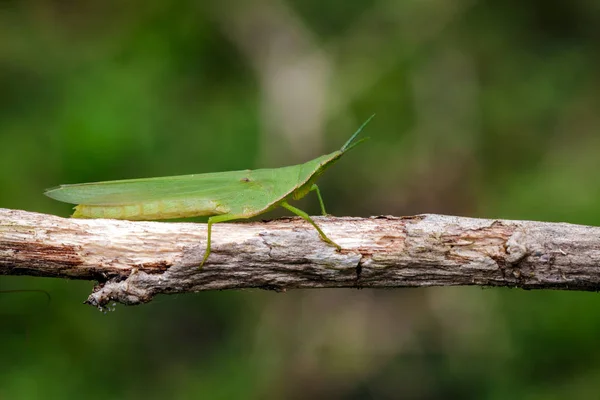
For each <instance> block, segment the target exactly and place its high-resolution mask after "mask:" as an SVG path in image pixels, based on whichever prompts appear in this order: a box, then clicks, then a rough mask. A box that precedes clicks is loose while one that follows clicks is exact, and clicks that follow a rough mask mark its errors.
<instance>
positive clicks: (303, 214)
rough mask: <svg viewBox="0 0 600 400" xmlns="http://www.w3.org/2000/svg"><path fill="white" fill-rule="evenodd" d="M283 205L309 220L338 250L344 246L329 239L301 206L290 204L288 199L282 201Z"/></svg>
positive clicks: (324, 239)
mask: <svg viewBox="0 0 600 400" xmlns="http://www.w3.org/2000/svg"><path fill="white" fill-rule="evenodd" d="M281 207H283V208H285V209H287V210H290V211H291V212H293V213H294V214H296V215H297V216H299V217H302V218H303V219H304V220H306V221H307V222H309V223H310V224H311V225H312V226H314V227H315V229H316V230H317V232H319V235H321V239H323V241H325V242H327V243H329V244H331V245H333V246H335V247H337V249H338V250H341V249H342V248H341V247H340V245H338V244H337V243H335V242H334V241H333V240H331V239H329V238H328V237H327V235H325V233H323V231H322V230H321V228H319V226H318V225H317V224H316V223H315V221H313V220H312V218H311V217H310V216H309V215H308V214H307V213H305V212H304V211H302V210H300V209H299V208H296V207H294V206H292V205H290V204H289V203H288V202H287V201H284V202H282V203H281Z"/></svg>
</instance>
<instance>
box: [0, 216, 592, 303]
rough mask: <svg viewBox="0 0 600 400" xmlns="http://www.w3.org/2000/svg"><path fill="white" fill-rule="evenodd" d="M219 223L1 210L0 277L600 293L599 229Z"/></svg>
mask: <svg viewBox="0 0 600 400" xmlns="http://www.w3.org/2000/svg"><path fill="white" fill-rule="evenodd" d="M314 219H315V221H316V222H317V224H319V225H320V226H321V227H322V229H323V231H324V232H325V233H326V234H327V235H328V236H329V237H331V238H332V239H333V240H335V241H336V243H338V244H339V245H341V246H342V250H341V251H337V250H336V249H335V248H334V247H332V246H330V245H328V244H326V243H324V242H323V241H321V240H320V238H319V236H318V234H317V232H316V231H315V230H314V228H313V227H311V226H310V225H309V224H308V223H306V222H304V220H302V219H300V218H282V219H278V220H274V221H267V222H249V223H248V222H245V223H225V224H216V225H214V227H213V243H212V253H211V255H210V257H209V259H208V261H207V262H206V264H205V265H204V268H203V269H202V270H199V269H198V265H199V263H200V261H201V259H202V256H203V253H204V250H205V246H206V224H197V223H167V222H130V221H116V220H102V219H94V220H80V219H68V218H60V217H56V216H52V215H46V214H38V213H31V212H26V211H19V210H7V209H0V274H2V275H32V276H47V277H58V278H70V279H87V280H95V281H98V282H99V283H98V284H97V285H96V287H95V289H94V292H93V293H92V294H91V295H90V296H89V298H88V300H87V301H86V302H87V303H89V304H92V305H95V306H98V307H102V306H104V305H106V304H107V303H109V302H112V301H116V302H120V303H124V304H130V305H132V304H139V303H145V302H148V301H150V300H152V298H153V297H154V296H155V295H156V294H160V293H183V292H195V291H200V290H211V289H238V288H263V289H269V290H286V289H294V288H324V287H354V288H362V287H369V288H392V287H421V286H450V285H482V286H509V287H520V288H524V289H545V288H546V289H548V288H551V289H574V290H592V291H596V290H598V289H600V228H597V227H589V226H581V225H573V224H566V223H548V222H533V221H508V220H490V219H475V218H465V217H452V216H443V215H429V214H425V215H417V216H412V217H392V216H380V217H371V218H352V217H344V218H333V217H315V218H314Z"/></svg>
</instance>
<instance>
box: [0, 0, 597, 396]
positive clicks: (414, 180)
mask: <svg viewBox="0 0 600 400" xmlns="http://www.w3.org/2000/svg"><path fill="white" fill-rule="evenodd" d="M599 4H600V3H598V2H597V1H594V0H579V1H573V2H560V1H546V2H541V1H539V2H536V1H511V0H509V1H504V2H497V1H491V0H481V1H470V0H456V1H444V0H428V1H415V0H407V1H394V0H367V1H356V0H344V1H342V0H330V1H325V2H323V1H316V0H294V1H285V0H263V1H242V0H239V1H228V0H224V1H220V2H201V1H196V2H194V1H143V0H132V1H126V2H121V1H116V0H110V1H57V0H56V1H51V0H29V1H6V0H0V167H1V168H0V207H3V208H15V209H25V210H31V211H37V212H44V213H51V214H56V215H62V216H67V215H68V214H69V212H70V206H69V205H65V204H61V203H58V202H55V201H52V200H51V199H49V198H46V197H45V196H43V195H42V192H43V190H44V189H45V188H48V187H52V186H55V185H57V184H62V183H79V182H91V181H97V180H110V179H123V178H135V177H150V176H161V175H176V174H188V173H198V172H210V171H224V170H233V169H245V168H258V167H277V166H283V165H289V164H293V163H297V162H303V161H306V160H308V159H311V158H314V157H316V156H318V155H321V154H324V153H326V152H330V151H332V150H334V149H337V148H339V147H340V145H341V144H342V143H343V142H344V141H345V140H346V139H347V138H348V136H349V135H350V134H351V133H352V132H354V130H355V129H356V128H357V127H358V126H359V125H360V123H362V122H363V121H364V120H365V119H366V118H367V117H368V116H369V115H370V114H372V113H373V112H376V113H377V117H376V118H375V119H374V120H373V121H372V122H371V124H370V125H369V126H368V128H367V133H368V135H369V136H371V137H372V140H371V141H369V142H368V144H366V145H364V146H361V147H360V148H359V149H357V150H355V151H353V152H352V153H350V154H349V155H348V156H347V157H345V158H344V159H343V160H342V161H341V162H340V163H338V164H337V165H336V166H335V167H334V168H332V169H331V170H329V171H328V173H327V174H326V175H325V176H323V178H322V179H321V181H320V186H321V190H322V193H323V196H324V198H325V201H326V204H327V207H328V211H329V212H331V213H332V214H334V215H338V216H342V215H353V216H369V215H379V214H392V215H410V214H416V213H445V214H454V215H465V216H479V217H489V218H509V219H533V220H544V221H566V222H573V223H581V224H587V225H600V179H598V171H599V167H600V161H599V156H598V148H599V146H600V134H599V132H598V131H599V129H600V113H598V109H599V106H600V68H598V63H599V61H600V51H599V50H600V45H599V43H600V6H599ZM309 197H310V198H308V199H305V200H303V201H302V202H301V203H300V206H301V207H302V208H304V209H305V210H307V211H309V213H311V214H318V212H319V208H318V203H317V202H316V199H315V198H312V196H309ZM284 214H285V213H281V212H273V213H271V214H269V215H267V216H266V217H268V218H275V217H277V216H280V215H284ZM27 288H31V289H44V290H47V291H48V292H49V293H50V294H51V296H52V301H51V302H50V304H47V303H46V299H45V297H44V296H43V295H40V294H36V293H19V294H4V295H1V296H0V346H1V351H0V354H1V355H0V399H33V398H43V399H69V398H74V399H75V398H89V399H112V398H123V399H141V398H145V399H154V398H155V399H159V398H175V399H188V398H247V399H265V398H267V399H270V398H274V399H275V398H306V397H313V398H314V397H317V398H323V397H329V398H349V399H368V398H390V399H391V398H407V399H437V398H463V399H481V398H488V399H505V398H509V396H512V397H515V398H523V399H559V398H597V396H598V391H599V389H600V383H599V382H600V349H599V348H598V347H597V346H598V345H597V344H598V339H597V338H598V336H600V312H599V310H600V297H598V295H596V294H594V293H577V292H559V291H531V292H526V291H521V290H511V289H487V290H482V289H480V288H476V287H473V288H429V289H398V290H379V291H372V290H360V291H357V290H313V291H291V292H288V293H285V294H275V293H269V292H263V291H260V290H246V291H237V292H234V291H229V292H214V293H198V294H190V295H179V296H161V297H159V298H157V299H156V300H155V301H153V302H152V303H150V304H147V305H143V306H138V307H123V306H117V310H116V311H115V312H111V313H108V314H107V315H104V314H102V313H100V312H98V311H97V310H95V309H94V308H91V307H89V306H84V305H82V304H81V303H82V301H83V300H84V299H86V297H87V294H88V293H89V292H90V290H91V289H92V283H91V282H78V281H60V280H56V279H35V278H27V277H0V289H27Z"/></svg>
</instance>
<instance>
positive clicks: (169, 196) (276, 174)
mask: <svg viewBox="0 0 600 400" xmlns="http://www.w3.org/2000/svg"><path fill="white" fill-rule="evenodd" d="M374 116H375V115H374V114H373V115H371V117H369V119H367V120H366V121H365V122H364V123H363V124H362V125H361V126H360V128H358V130H357V131H356V132H355V133H354V134H353V135H352V136H351V137H350V139H348V141H347V142H346V143H345V144H344V145H343V146H342V148H341V149H340V150H338V151H334V152H333V153H330V154H326V155H323V156H321V157H318V158H315V159H314V160H311V161H308V162H306V163H304V164H299V165H293V166H289V167H282V168H268V169H257V170H244V171H228V172H213V173H206V174H194V175H181V176H167V177H160V178H145V179H126V180H119V181H107V182H95V183H81V184H75V185H61V186H58V187H55V188H52V189H48V190H46V192H45V194H46V195H47V196H49V197H51V198H53V199H56V200H59V201H63V202H65V203H71V204H77V206H76V207H75V212H74V213H73V215H72V216H73V217H74V218H113V219H127V220H154V219H171V218H187V217H197V216H210V218H209V219H208V232H207V239H206V240H207V244H206V251H205V253H204V258H203V259H202V263H201V264H200V268H202V266H203V265H204V263H205V262H206V260H207V259H208V256H209V255H210V243H211V240H210V237H211V228H212V225H213V224H215V223H217V222H225V221H231V220H234V219H244V218H251V217H254V216H257V215H260V214H263V213H265V212H267V211H269V210H272V209H274V208H276V207H277V206H281V207H283V208H286V209H288V210H289V211H291V212H293V213H294V214H296V215H298V216H300V217H302V218H304V219H305V220H306V221H308V222H309V223H310V224H312V226H314V227H315V229H316V230H317V232H319V235H320V236H321V239H322V240H324V241H325V242H327V243H329V244H331V245H333V246H335V247H336V248H337V249H338V250H340V249H341V247H340V246H339V245H337V244H336V243H335V242H333V241H332V240H331V239H329V238H328V237H327V235H325V233H323V231H322V230H321V228H319V226H318V225H317V224H316V223H315V222H314V221H313V220H312V218H311V217H310V216H309V215H308V214H307V213H305V212H304V211H302V210H300V209H298V208H296V207H294V206H292V205H290V204H289V203H288V201H289V200H298V199H301V198H303V197H304V196H306V195H307V194H308V193H309V192H311V191H315V193H316V194H317V197H318V198H319V203H320V205H321V211H322V213H323V215H327V212H326V211H325V205H324V203H323V198H322V197H321V193H320V192H319V187H318V186H317V185H316V184H315V181H316V180H317V179H318V178H319V177H320V176H321V175H322V174H323V172H325V170H326V169H327V168H329V167H330V166H331V165H333V163H335V162H336V161H337V160H339V159H340V157H342V155H344V154H345V153H346V152H347V151H348V150H350V149H352V148H353V147H355V146H357V145H358V144H360V143H362V142H363V141H365V140H366V139H368V138H364V139H361V140H358V141H356V142H355V141H354V140H355V139H356V137H357V136H358V134H359V133H360V132H361V131H362V130H363V128H364V127H365V126H366V125H367V124H368V123H369V121H371V119H372V118H373V117H374Z"/></svg>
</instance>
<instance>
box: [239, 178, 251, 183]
mask: <svg viewBox="0 0 600 400" xmlns="http://www.w3.org/2000/svg"><path fill="white" fill-rule="evenodd" d="M240 182H250V178H246V177H244V178H242V179H240Z"/></svg>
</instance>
